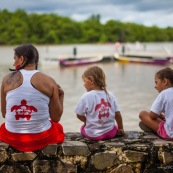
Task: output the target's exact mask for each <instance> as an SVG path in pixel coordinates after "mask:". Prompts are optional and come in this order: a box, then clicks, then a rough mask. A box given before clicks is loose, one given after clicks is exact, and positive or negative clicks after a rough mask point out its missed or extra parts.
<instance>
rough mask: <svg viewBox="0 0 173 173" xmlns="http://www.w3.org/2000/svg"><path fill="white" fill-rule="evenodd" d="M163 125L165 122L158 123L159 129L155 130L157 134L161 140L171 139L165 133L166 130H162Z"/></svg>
mask: <svg viewBox="0 0 173 173" xmlns="http://www.w3.org/2000/svg"><path fill="white" fill-rule="evenodd" d="M164 124H165V122H160V123H159V129H158V130H157V134H158V135H159V136H160V137H162V138H165V139H171V138H170V137H169V136H168V134H167V133H166V130H165V128H164Z"/></svg>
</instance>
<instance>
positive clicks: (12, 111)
mask: <svg viewBox="0 0 173 173" xmlns="http://www.w3.org/2000/svg"><path fill="white" fill-rule="evenodd" d="M20 72H21V73H22V75H23V83H22V85H21V86H19V87H18V88H16V89H14V90H11V91H9V92H7V95H6V102H7V105H6V115H5V119H6V121H5V126H6V129H7V130H8V131H10V132H14V133H40V132H43V131H46V130H48V129H49V128H50V127H51V123H50V121H49V117H50V115H49V101H50V99H49V97H48V96H46V95H45V94H43V93H41V92H40V91H38V90H37V89H35V88H34V87H33V86H32V84H31V82H30V80H31V78H32V76H33V75H34V74H35V73H37V72H38V70H32V71H27V70H24V69H22V70H20Z"/></svg>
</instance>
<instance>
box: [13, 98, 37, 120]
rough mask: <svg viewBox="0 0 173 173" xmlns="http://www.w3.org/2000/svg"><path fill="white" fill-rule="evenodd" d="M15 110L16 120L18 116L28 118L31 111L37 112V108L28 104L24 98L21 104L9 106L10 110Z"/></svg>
mask: <svg viewBox="0 0 173 173" xmlns="http://www.w3.org/2000/svg"><path fill="white" fill-rule="evenodd" d="M13 111H15V112H16V115H15V117H16V120H19V118H26V119H27V120H30V118H31V113H32V111H34V112H37V108H35V107H34V106H28V105H27V101H26V100H22V101H21V105H14V106H13V107H12V108H11V112H13Z"/></svg>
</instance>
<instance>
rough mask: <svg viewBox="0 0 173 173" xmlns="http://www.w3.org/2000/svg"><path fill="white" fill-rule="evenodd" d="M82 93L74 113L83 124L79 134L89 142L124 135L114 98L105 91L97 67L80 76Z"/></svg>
mask: <svg viewBox="0 0 173 173" xmlns="http://www.w3.org/2000/svg"><path fill="white" fill-rule="evenodd" d="M82 79H83V82H84V87H85V88H86V90H87V92H86V93H84V94H83V95H82V97H81V99H80V101H79V102H78V104H77V106H76V108H75V113H76V115H77V118H78V119H79V120H81V121H82V122H83V123H84V124H83V125H82V127H81V133H82V134H83V135H84V136H85V137H87V138H89V139H91V140H104V139H110V138H113V137H115V136H116V135H117V134H120V135H124V134H125V131H124V129H123V120H122V116H121V113H120V109H119V106H118V103H117V100H116V98H115V96H114V95H113V94H112V93H111V92H110V91H107V89H106V82H105V80H106V77H105V73H104V72H103V70H102V69H101V68H100V67H98V66H93V67H90V68H88V69H87V70H86V71H85V72H84V73H83V75H82Z"/></svg>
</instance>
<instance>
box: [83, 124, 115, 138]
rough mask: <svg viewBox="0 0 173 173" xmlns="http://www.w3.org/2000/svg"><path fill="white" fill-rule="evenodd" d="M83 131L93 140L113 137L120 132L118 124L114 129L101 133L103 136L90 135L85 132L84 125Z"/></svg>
mask: <svg viewBox="0 0 173 173" xmlns="http://www.w3.org/2000/svg"><path fill="white" fill-rule="evenodd" d="M80 130H81V133H82V134H83V135H84V136H85V137H87V138H88V139H91V140H104V139H111V138H113V137H115V135H116V134H117V132H118V126H114V128H113V129H112V130H110V131H109V132H106V133H105V134H103V135H101V136H98V137H91V136H88V135H87V134H86V132H85V128H84V127H83V126H82V127H81V129H80Z"/></svg>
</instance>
